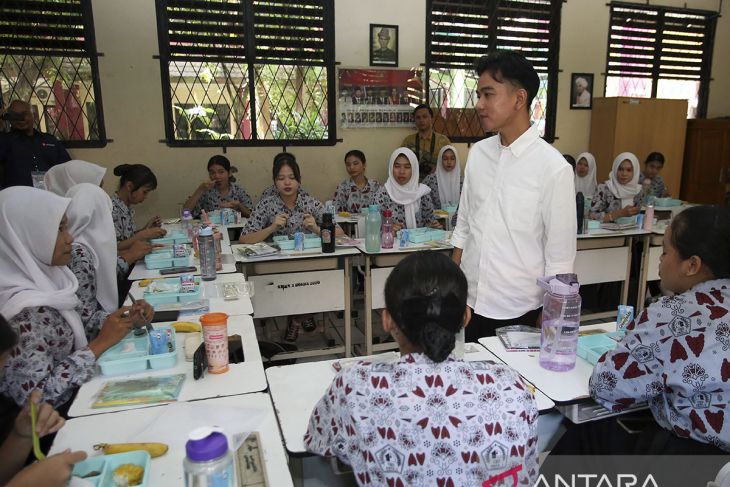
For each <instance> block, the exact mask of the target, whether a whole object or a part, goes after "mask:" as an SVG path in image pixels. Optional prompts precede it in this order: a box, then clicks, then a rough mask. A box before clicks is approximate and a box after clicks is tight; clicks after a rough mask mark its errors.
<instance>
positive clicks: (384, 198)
mask: <svg viewBox="0 0 730 487" xmlns="http://www.w3.org/2000/svg"><path fill="white" fill-rule="evenodd" d="M373 204H375V205H378V206H379V207H380V211H383V210H390V211H391V212H393V217H392V220H393V223H397V224H399V225H401V226H403V228H405V227H406V213H405V206H404V205H401V204H399V203H396V202H394V201H393V200H392V199H390V195H389V194H388V191H387V190H386V189H385V186H381V187H380V189H379V190H378V192H377V193H375V198H374V200H373ZM433 220H434V216H433V203H432V202H431V195H430V194H425V195H423V196H421V203H420V205H419V207H418V209H417V210H416V226H417V227H427V226H429V225H430V224H431V222H432V221H433Z"/></svg>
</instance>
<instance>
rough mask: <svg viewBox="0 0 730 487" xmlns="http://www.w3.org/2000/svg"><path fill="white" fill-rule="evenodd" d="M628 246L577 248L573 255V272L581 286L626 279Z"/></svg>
mask: <svg viewBox="0 0 730 487" xmlns="http://www.w3.org/2000/svg"><path fill="white" fill-rule="evenodd" d="M628 264H629V248H628V247H615V248H609V249H594V250H579V251H578V252H576V255H575V266H574V269H575V273H576V274H578V282H580V284H581V286H585V285H587V284H596V283H599V282H614V281H625V280H626V269H627V266H628Z"/></svg>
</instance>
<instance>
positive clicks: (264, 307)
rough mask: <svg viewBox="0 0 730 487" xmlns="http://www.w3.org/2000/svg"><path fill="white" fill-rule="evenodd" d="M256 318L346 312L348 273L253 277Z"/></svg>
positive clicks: (341, 271)
mask: <svg viewBox="0 0 730 487" xmlns="http://www.w3.org/2000/svg"><path fill="white" fill-rule="evenodd" d="M249 280H250V281H251V282H253V283H254V290H255V294H254V297H253V298H251V301H252V303H253V311H254V315H253V316H254V318H268V317H271V316H289V315H297V314H305V313H319V312H323V311H339V310H343V309H345V289H346V286H349V285H350V284H349V283H346V282H344V281H345V271H344V270H341V269H339V270H333V271H317V272H296V273H286V274H268V275H264V276H250V277H249Z"/></svg>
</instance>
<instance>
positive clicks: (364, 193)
mask: <svg viewBox="0 0 730 487" xmlns="http://www.w3.org/2000/svg"><path fill="white" fill-rule="evenodd" d="M365 165H366V161H365V154H363V153H362V151H359V150H357V149H354V150H351V151H349V152H348V153H347V154H345V169H347V174H349V175H350V177H349V178H348V179H345V180H344V181H342V182H341V183H340V184H339V186H337V189H336V190H335V200H334V202H335V209H336V210H337V211H346V212H348V213H360V211H361V210H362V209H367V207H368V206H370V204H371V203H372V202H373V197H374V196H375V193H376V192H377V191H378V188H380V185H379V184H378V182H377V181H376V180H374V179H368V178H367V176H365Z"/></svg>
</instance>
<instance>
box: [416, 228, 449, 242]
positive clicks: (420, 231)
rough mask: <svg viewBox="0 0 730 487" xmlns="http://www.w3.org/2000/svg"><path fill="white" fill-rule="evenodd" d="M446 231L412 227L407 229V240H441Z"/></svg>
mask: <svg viewBox="0 0 730 487" xmlns="http://www.w3.org/2000/svg"><path fill="white" fill-rule="evenodd" d="M445 237H446V232H445V231H443V230H439V229H438V228H413V229H411V230H408V241H409V242H411V243H424V242H433V241H437V240H443V239H444V238H445Z"/></svg>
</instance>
